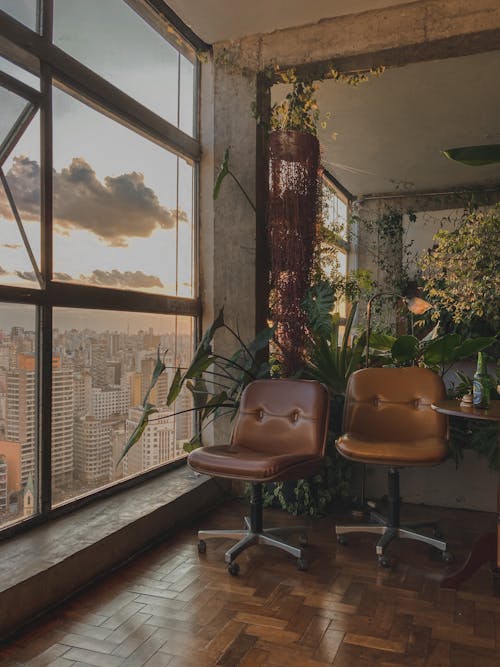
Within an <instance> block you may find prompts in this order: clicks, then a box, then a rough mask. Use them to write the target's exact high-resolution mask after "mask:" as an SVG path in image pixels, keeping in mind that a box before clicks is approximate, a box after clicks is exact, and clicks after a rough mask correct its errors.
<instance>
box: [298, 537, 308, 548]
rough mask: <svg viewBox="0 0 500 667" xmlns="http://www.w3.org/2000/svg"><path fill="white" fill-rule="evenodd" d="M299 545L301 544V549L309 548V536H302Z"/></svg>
mask: <svg viewBox="0 0 500 667" xmlns="http://www.w3.org/2000/svg"><path fill="white" fill-rule="evenodd" d="M299 544H300V546H301V547H307V545H308V544H309V541H308V539H307V535H300V537H299Z"/></svg>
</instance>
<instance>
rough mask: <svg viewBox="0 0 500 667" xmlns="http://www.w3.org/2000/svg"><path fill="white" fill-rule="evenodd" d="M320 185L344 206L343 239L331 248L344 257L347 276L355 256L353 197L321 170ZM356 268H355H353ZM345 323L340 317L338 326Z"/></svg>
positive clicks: (347, 303) (338, 240)
mask: <svg viewBox="0 0 500 667" xmlns="http://www.w3.org/2000/svg"><path fill="white" fill-rule="evenodd" d="M321 184H322V187H324V188H326V189H327V190H329V191H330V192H331V193H333V195H334V196H335V197H336V198H337V199H339V200H340V201H341V202H343V203H344V204H345V206H346V231H345V238H341V237H340V236H337V240H336V242H335V243H333V244H332V245H333V247H334V248H335V249H336V251H337V252H341V253H342V254H344V255H345V265H346V273H345V275H346V276H347V275H348V273H349V271H350V270H352V268H353V267H352V264H353V263H355V262H356V256H355V254H354V248H353V244H352V242H351V234H350V233H349V218H350V217H351V213H352V202H353V201H354V197H353V196H352V195H351V193H350V192H349V191H348V190H346V189H345V188H344V187H343V185H342V184H341V183H340V182H339V181H338V180H337V179H336V178H335V177H334V176H333V175H332V174H331V173H330V172H329V171H328V170H327V169H324V168H323V171H322V179H321ZM354 268H356V267H354ZM345 305H346V314H347V315H349V311H350V307H351V306H350V303H349V302H348V301H347V300H346V304H345ZM346 321H347V317H341V318H340V324H341V325H345V323H346Z"/></svg>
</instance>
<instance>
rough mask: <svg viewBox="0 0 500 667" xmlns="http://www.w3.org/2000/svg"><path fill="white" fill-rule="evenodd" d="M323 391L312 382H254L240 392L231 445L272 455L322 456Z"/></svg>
mask: <svg viewBox="0 0 500 667" xmlns="http://www.w3.org/2000/svg"><path fill="white" fill-rule="evenodd" d="M328 415H329V397H328V391H327V389H326V388H325V387H324V386H323V385H322V384H320V383H319V382H315V381H313V380H256V381H255V382H251V383H250V384H249V385H248V386H247V387H246V388H245V390H244V392H243V394H242V396H241V401H240V409H239V412H238V415H237V417H236V424H235V427H234V430H233V437H232V441H231V445H232V446H233V447H238V448H243V449H244V448H247V449H252V450H253V451H262V452H266V453H275V454H285V453H294V454H301V453H302V454H305V455H307V456H315V455H317V456H323V454H324V451H325V443H326V434H327V431H328Z"/></svg>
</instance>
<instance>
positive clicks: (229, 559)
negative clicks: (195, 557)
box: [198, 517, 307, 574]
mask: <svg viewBox="0 0 500 667" xmlns="http://www.w3.org/2000/svg"><path fill="white" fill-rule="evenodd" d="M245 526H246V529H243V530H199V531H198V540H199V542H198V551H200V552H201V553H204V551H205V548H206V546H205V544H204V542H205V540H207V539H211V538H223V539H237V540H239V541H238V542H236V544H235V545H233V546H232V547H231V548H230V549H228V550H227V551H226V553H225V554H224V560H225V561H226V563H227V565H228V570H229V572H230V573H231V574H237V573H238V571H239V568H238V567H234V566H235V565H237V563H234V560H235V559H236V558H237V557H238V556H239V555H240V554H241V553H242V551H245V549H248V547H251V546H252V545H253V544H265V545H267V546H270V547H277V548H278V549H281V550H282V551H286V552H287V553H289V554H291V555H292V556H294V557H295V558H297V567H298V569H299V570H305V569H307V563H306V561H305V559H304V551H303V549H302V548H300V547H295V546H293V545H292V544H288V542H285V541H284V540H282V539H281V538H280V537H279V535H282V534H286V533H291V532H301V531H305V526H293V527H292V526H290V527H286V528H264V529H263V530H262V531H253V530H252V529H251V526H250V518H249V517H245ZM300 542H301V544H303V545H305V544H306V543H307V540H306V538H305V533H304V534H303V535H301V538H300Z"/></svg>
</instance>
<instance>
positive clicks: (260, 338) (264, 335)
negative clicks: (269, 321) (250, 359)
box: [247, 326, 276, 355]
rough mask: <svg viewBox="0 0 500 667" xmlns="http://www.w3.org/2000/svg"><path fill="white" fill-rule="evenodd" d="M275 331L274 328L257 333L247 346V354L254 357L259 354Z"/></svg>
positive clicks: (267, 328)
mask: <svg viewBox="0 0 500 667" xmlns="http://www.w3.org/2000/svg"><path fill="white" fill-rule="evenodd" d="M275 331H276V326H272V327H266V328H265V329H262V331H259V333H258V334H257V335H256V336H255V338H254V339H253V341H252V342H251V343H249V344H248V346H247V347H248V350H249V352H250V353H251V354H253V355H255V354H256V353H257V352H260V350H263V349H264V348H266V347H267V346H268V345H269V343H270V341H271V339H272V337H273V336H274V333H275Z"/></svg>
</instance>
